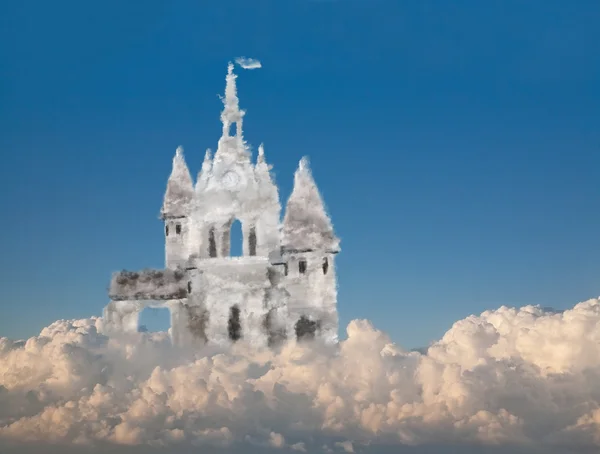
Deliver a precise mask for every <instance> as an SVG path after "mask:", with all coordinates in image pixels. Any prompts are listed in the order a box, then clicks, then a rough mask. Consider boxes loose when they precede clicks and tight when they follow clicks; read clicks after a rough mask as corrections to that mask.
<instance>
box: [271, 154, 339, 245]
mask: <svg viewBox="0 0 600 454" xmlns="http://www.w3.org/2000/svg"><path fill="white" fill-rule="evenodd" d="M282 246H283V247H284V248H285V249H295V250H313V249H317V250H328V251H335V252H337V251H338V250H339V239H338V238H337V237H336V236H335V234H334V233H333V225H332V224H331V220H330V219H329V216H328V215H327V212H326V210H325V204H324V203H323V199H322V198H321V194H319V189H318V188H317V185H316V183H315V180H314V179H313V176H312V172H311V171H310V165H309V162H308V158H306V157H304V158H302V159H301V160H300V163H299V165H298V170H296V173H295V174H294V190H293V191H292V195H291V196H290V198H289V199H288V202H287V207H286V210H285V217H284V219H283V240H282Z"/></svg>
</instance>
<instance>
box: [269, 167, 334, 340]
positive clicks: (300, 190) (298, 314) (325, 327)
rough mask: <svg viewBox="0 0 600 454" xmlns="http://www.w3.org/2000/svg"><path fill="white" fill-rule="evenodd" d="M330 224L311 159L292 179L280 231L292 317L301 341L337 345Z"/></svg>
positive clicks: (332, 237) (332, 238)
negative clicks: (311, 169)
mask: <svg viewBox="0 0 600 454" xmlns="http://www.w3.org/2000/svg"><path fill="white" fill-rule="evenodd" d="M339 243H340V241H339V239H338V238H337V237H336V236H335V234H334V231H333V226H332V224H331V220H330V219H329V216H328V215H327V212H326V210H325V205H324V203H323V200H322V198H321V195H320V194H319V190H318V188H317V185H316V183H315V181H314V179H313V177H312V173H311V171H310V167H309V163H308V159H307V158H302V160H301V161H300V164H299V166H298V170H297V171H296V174H295V175H294V189H293V191H292V195H291V196H290V198H289V200H288V203H287V206H286V212H285V217H284V220H283V228H282V247H281V253H282V261H283V262H284V263H285V265H284V266H285V274H286V276H287V284H288V285H287V288H288V290H289V292H290V304H289V311H290V315H291V316H292V320H293V321H294V325H293V327H290V328H292V329H293V330H295V332H296V337H297V338H298V340H302V339H310V338H313V337H315V336H317V337H320V338H322V339H323V340H324V341H325V342H327V343H334V342H337V336H338V332H337V331H338V319H337V309H336V305H337V288H336V278H335V264H334V257H335V255H336V254H337V253H338V252H339V251H340V247H339Z"/></svg>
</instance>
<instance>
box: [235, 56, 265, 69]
mask: <svg viewBox="0 0 600 454" xmlns="http://www.w3.org/2000/svg"><path fill="white" fill-rule="evenodd" d="M235 62H236V63H237V64H238V65H240V66H241V67H242V68H244V69H258V68H262V63H261V62H260V61H259V60H256V59H255V58H246V57H238V58H236V59H235Z"/></svg>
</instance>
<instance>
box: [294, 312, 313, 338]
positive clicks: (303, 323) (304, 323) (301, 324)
mask: <svg viewBox="0 0 600 454" xmlns="http://www.w3.org/2000/svg"><path fill="white" fill-rule="evenodd" d="M317 326H318V323H317V322H315V321H313V320H310V319H309V318H308V317H306V316H305V315H303V316H302V317H300V319H299V320H298V321H297V322H296V327H295V328H296V339H298V340H299V341H303V340H311V339H314V338H315V333H316V331H317Z"/></svg>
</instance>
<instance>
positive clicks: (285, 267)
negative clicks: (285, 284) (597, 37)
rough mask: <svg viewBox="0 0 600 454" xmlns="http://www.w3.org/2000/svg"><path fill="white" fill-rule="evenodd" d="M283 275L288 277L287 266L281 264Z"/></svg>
mask: <svg viewBox="0 0 600 454" xmlns="http://www.w3.org/2000/svg"><path fill="white" fill-rule="evenodd" d="M283 273H284V274H285V275H286V276H287V275H288V264H287V263H284V264H283Z"/></svg>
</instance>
